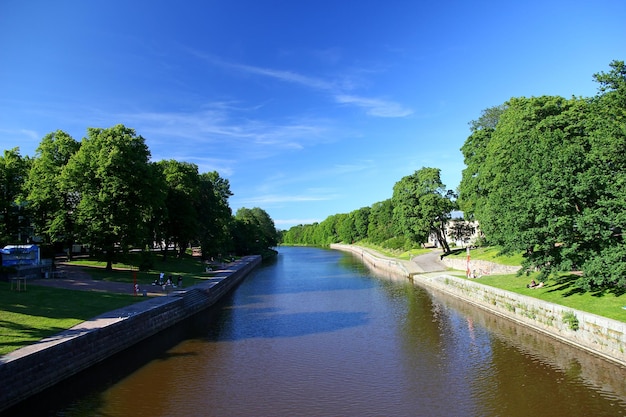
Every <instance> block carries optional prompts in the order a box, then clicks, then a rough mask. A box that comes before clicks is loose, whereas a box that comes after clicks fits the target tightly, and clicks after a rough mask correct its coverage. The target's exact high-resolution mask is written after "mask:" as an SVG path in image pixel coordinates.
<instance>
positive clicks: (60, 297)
mask: <svg viewBox="0 0 626 417" xmlns="http://www.w3.org/2000/svg"><path fill="white" fill-rule="evenodd" d="M140 300H141V298H140V297H134V296H132V295H126V294H109V293H101V292H93V291H73V290H65V289H59V288H50V287H43V286H37V285H32V284H28V285H27V290H26V291H24V292H16V291H11V290H10V285H9V284H8V283H6V282H0V329H1V331H0V355H4V354H7V353H9V352H11V351H13V350H16V349H19V348H20V347H23V346H27V345H29V344H32V343H34V342H36V341H38V340H41V339H43V338H45V337H48V336H52V335H54V334H56V333H59V332H61V331H63V330H66V329H69V328H70V327H72V326H74V325H76V324H78V323H81V322H83V321H85V320H88V319H90V318H93V317H95V316H98V315H100V314H102V313H105V312H107V311H111V310H115V309H117V308H120V307H124V306H127V305H129V304H132V303H134V302H137V301H140Z"/></svg>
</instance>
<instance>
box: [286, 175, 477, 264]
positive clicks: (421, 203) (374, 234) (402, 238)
mask: <svg viewBox="0 0 626 417" xmlns="http://www.w3.org/2000/svg"><path fill="white" fill-rule="evenodd" d="M440 174H441V171H440V170H439V169H437V168H422V169H420V170H418V171H415V173H413V174H412V175H409V176H406V177H404V178H402V179H401V180H400V181H398V182H397V183H396V184H395V185H394V187H393V196H392V198H390V199H387V200H384V201H381V202H378V203H375V204H373V205H372V206H370V207H363V208H360V209H358V210H355V211H352V212H350V213H347V214H335V215H332V216H329V217H327V218H326V219H325V220H324V221H322V222H320V223H314V224H310V225H298V226H294V227H292V228H291V229H289V230H287V231H285V232H283V235H282V241H283V243H285V244H305V245H329V244H331V243H338V242H346V243H352V242H356V241H360V240H368V241H370V242H372V243H375V244H379V245H383V246H386V247H390V248H393V249H399V248H404V249H410V248H412V247H414V246H416V245H420V244H422V243H426V242H427V241H428V239H429V237H430V236H434V237H435V239H436V240H437V242H438V243H439V245H440V246H441V247H442V248H443V249H444V250H445V251H446V252H449V251H450V247H449V246H448V239H447V236H446V226H447V223H448V220H449V219H450V216H451V213H452V211H453V210H454V209H455V208H456V202H455V199H456V195H455V193H454V192H453V191H452V190H446V188H445V185H444V184H443V183H442V182H441V175H440ZM453 233H454V232H453ZM467 233H471V231H468V230H467V229H464V228H459V229H456V233H455V235H454V236H453V238H455V239H458V238H461V239H462V238H463V235H464V234H467ZM457 234H458V235H457Z"/></svg>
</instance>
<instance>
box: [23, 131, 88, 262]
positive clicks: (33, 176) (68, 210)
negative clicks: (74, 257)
mask: <svg viewBox="0 0 626 417" xmlns="http://www.w3.org/2000/svg"><path fill="white" fill-rule="evenodd" d="M79 148H80V142H78V141H76V140H74V139H73V138H72V137H71V136H70V135H69V134H67V133H65V132H63V131H61V130H57V131H56V132H53V133H49V134H47V135H46V136H44V138H43V139H42V140H41V143H40V144H39V147H38V148H37V150H36V154H35V157H34V159H33V161H32V166H31V168H30V170H29V173H28V179H27V181H26V190H27V193H28V195H27V197H26V200H27V201H28V207H29V211H30V213H31V215H32V221H33V225H34V228H35V230H34V232H35V234H36V235H37V236H40V237H42V238H43V240H44V242H45V243H47V244H54V243H62V244H63V245H64V247H65V248H68V249H69V250H68V253H69V254H70V256H71V247H72V244H73V243H74V242H75V236H76V226H75V224H76V217H75V214H76V207H77V205H78V200H77V194H76V192H74V190H72V189H70V188H67V187H66V186H65V184H64V182H63V176H62V173H63V170H64V169H65V167H66V165H67V164H68V162H69V160H70V158H71V157H72V156H73V155H74V154H76V152H78V149H79Z"/></svg>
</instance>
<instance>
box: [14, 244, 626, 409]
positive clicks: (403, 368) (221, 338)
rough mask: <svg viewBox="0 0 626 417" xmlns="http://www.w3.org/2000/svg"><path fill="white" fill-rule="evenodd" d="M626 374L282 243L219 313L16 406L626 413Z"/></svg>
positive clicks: (353, 264) (345, 261) (336, 258)
mask: <svg viewBox="0 0 626 417" xmlns="http://www.w3.org/2000/svg"><path fill="white" fill-rule="evenodd" d="M625 375H626V371H625V370H624V369H623V368H621V367H618V366H615V365H612V364H610V363H607V362H605V361H604V360H602V359H599V358H595V357H593V356H591V355H588V354H586V353H584V352H581V351H578V350H576V349H573V348H570V347H568V346H567V345H564V344H561V343H559V342H556V341H554V340H552V339H550V338H547V337H545V336H542V335H539V334H537V333H535V332H532V331H530V330H528V329H525V328H523V327H520V326H518V325H514V324H513V323H511V322H509V321H507V320H504V319H502V318H498V317H495V316H493V315H491V314H488V313H486V312H483V311H481V310H479V309H476V308H474V307H471V306H469V305H467V304H464V303H462V302H460V301H458V300H456V299H453V298H450V297H447V296H444V295H441V294H438V293H432V292H430V291H427V290H425V289H423V288H420V287H418V286H413V285H411V284H409V283H407V282H406V280H404V279H397V278H391V277H382V276H377V275H375V274H373V273H371V272H369V271H368V270H367V269H365V267H364V266H363V265H361V264H360V263H359V262H358V260H356V259H354V258H352V257H351V256H350V255H346V254H344V253H340V252H335V251H330V250H322V249H314V248H281V249H280V255H279V257H278V259H277V260H276V261H274V262H273V263H271V264H269V265H266V266H263V267H262V268H260V269H259V270H258V271H256V272H255V273H253V274H252V275H251V276H250V277H249V278H247V279H246V280H245V281H244V282H243V283H242V285H241V286H240V287H238V288H237V289H236V290H235V292H234V293H233V294H232V295H231V296H230V297H227V299H226V300H224V302H223V303H221V304H220V305H219V306H217V308H215V309H213V310H212V311H210V312H207V313H205V314H202V315H200V316H198V317H197V318H196V319H195V320H192V321H190V322H189V323H186V324H184V325H181V326H180V327H179V328H178V329H173V330H172V332H170V333H169V334H168V335H162V336H161V337H160V338H155V339H151V340H150V341H149V342H148V343H144V344H142V345H140V346H138V347H136V348H134V349H132V350H131V351H130V352H126V353H125V355H121V356H120V357H118V358H116V359H114V360H113V361H109V362H107V363H106V364H104V366H103V367H101V368H100V369H97V370H94V371H91V373H85V374H83V375H81V376H80V377H79V378H77V379H74V380H73V381H72V382H70V383H69V384H68V385H67V388H65V389H63V388H62V387H58V388H57V389H56V391H55V390H52V391H51V392H48V393H46V394H45V395H44V396H41V397H39V398H46V399H47V400H45V401H44V400H41V399H39V400H38V399H35V401H34V402H38V403H40V404H38V406H37V407H36V408H35V409H33V408H30V409H20V410H17V411H15V412H16V413H17V412H19V413H22V415H24V414H23V413H30V414H32V415H59V416H61V415H62V416H103V417H104V416H524V417H527V416H568V417H571V416H623V415H626V387H625V382H624V376H625ZM94 381H95V383H94ZM51 399H55V400H54V401H52V400H51ZM46 401H47V402H46ZM31 407H32V404H31ZM33 413H34V414H33Z"/></svg>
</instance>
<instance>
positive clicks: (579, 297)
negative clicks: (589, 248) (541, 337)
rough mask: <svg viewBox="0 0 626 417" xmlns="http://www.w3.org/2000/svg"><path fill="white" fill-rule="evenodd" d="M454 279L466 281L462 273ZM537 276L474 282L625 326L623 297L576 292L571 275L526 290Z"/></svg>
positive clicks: (493, 277) (625, 299)
mask: <svg viewBox="0 0 626 417" xmlns="http://www.w3.org/2000/svg"><path fill="white" fill-rule="evenodd" d="M455 275H458V276H460V277H462V278H465V274H463V273H460V274H455ZM537 276H538V274H531V275H528V276H526V275H523V276H517V275H515V274H509V275H485V276H482V277H480V278H478V279H476V280H473V281H476V282H479V283H481V284H485V285H489V286H492V287H495V288H500V289H503V290H507V291H511V292H514V293H517V294H522V295H527V296H530V297H535V298H538V299H540V300H543V301H548V302H551V303H555V304H559V305H562V306H565V307H571V308H574V309H576V310H581V311H586V312H588V313H592V314H597V315H598V316H602V317H607V318H610V319H614V320H619V321H622V322H626V310H624V309H623V308H622V307H624V306H626V296H625V295H616V294H614V293H612V292H610V291H600V292H586V291H583V290H581V289H578V288H576V287H575V286H574V281H575V280H576V279H577V278H578V277H577V276H576V275H574V274H571V275H563V276H560V277H558V278H556V279H553V280H550V281H547V282H545V285H544V286H543V287H542V288H537V289H531V288H527V287H526V285H527V284H528V283H530V281H531V280H532V279H535V281H537V282H539V281H538V279H537Z"/></svg>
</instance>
